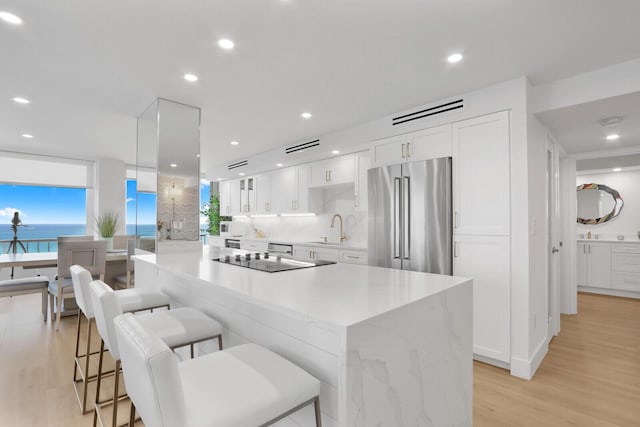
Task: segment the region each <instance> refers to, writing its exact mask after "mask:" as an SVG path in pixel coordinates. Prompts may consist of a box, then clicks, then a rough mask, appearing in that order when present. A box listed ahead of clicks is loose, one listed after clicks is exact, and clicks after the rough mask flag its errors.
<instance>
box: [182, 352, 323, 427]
mask: <svg viewBox="0 0 640 427" xmlns="http://www.w3.org/2000/svg"><path fill="white" fill-rule="evenodd" d="M178 371H179V372H180V377H181V378H182V387H183V391H184V400H185V409H186V415H187V419H188V421H189V424H188V425H189V427H205V426H212V425H215V426H216V427H218V426H219V427H226V426H229V427H232V426H259V425H262V424H264V423H265V422H267V421H270V420H272V419H274V418H276V417H278V416H279V415H281V414H283V413H285V412H287V411H289V410H290V409H291V408H294V407H296V406H298V405H300V404H302V403H304V402H306V401H308V400H311V399H313V398H314V397H316V396H318V395H319V394H320V381H318V380H317V379H316V378H314V377H312V376H311V375H309V374H308V373H307V372H305V371H304V370H302V369H301V368H299V367H298V366H296V365H294V364H293V363H291V362H289V361H288V360H286V359H285V358H283V357H281V356H278V355H277V354H275V353H273V352H272V351H269V350H267V349H265V348H264V347H260V346H259V345H256V344H243V345H239V346H236V347H231V348H228V349H225V350H224V351H220V352H217V353H212V354H209V355H206V356H202V357H199V358H196V359H190V360H186V361H184V362H181V363H179V364H178ZM212 421H213V422H212Z"/></svg>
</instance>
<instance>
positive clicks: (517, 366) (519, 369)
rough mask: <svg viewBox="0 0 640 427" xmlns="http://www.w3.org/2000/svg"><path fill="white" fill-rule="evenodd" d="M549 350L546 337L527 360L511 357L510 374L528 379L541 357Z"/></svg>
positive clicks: (538, 364) (539, 362)
mask: <svg viewBox="0 0 640 427" xmlns="http://www.w3.org/2000/svg"><path fill="white" fill-rule="evenodd" d="M547 351H549V340H547V339H546V338H545V339H544V340H543V341H542V342H541V343H540V344H539V345H538V347H537V348H536V350H535V351H534V353H533V356H532V357H531V358H530V359H529V360H525V359H519V358H517V357H512V358H511V375H513V376H514V377H518V378H523V379H525V380H530V379H531V378H533V375H534V374H535V373H536V371H537V370H538V368H539V367H540V364H541V363H542V359H544V356H546V355H547Z"/></svg>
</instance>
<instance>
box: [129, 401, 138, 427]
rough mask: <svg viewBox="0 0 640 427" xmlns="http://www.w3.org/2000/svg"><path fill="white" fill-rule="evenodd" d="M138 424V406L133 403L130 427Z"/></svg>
mask: <svg viewBox="0 0 640 427" xmlns="http://www.w3.org/2000/svg"><path fill="white" fill-rule="evenodd" d="M135 423H136V405H134V404H133V400H132V401H131V412H130V413H129V427H133V426H134V424H135Z"/></svg>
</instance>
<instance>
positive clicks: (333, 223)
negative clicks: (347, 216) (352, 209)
mask: <svg viewBox="0 0 640 427" xmlns="http://www.w3.org/2000/svg"><path fill="white" fill-rule="evenodd" d="M336 218H338V219H339V220H340V243H342V242H344V241H345V240H346V238H347V236H345V235H344V231H342V216H340V214H335V215H334V216H333V218H331V228H333V227H334V226H335V225H336Z"/></svg>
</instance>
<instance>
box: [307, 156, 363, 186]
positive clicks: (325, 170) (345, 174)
mask: <svg viewBox="0 0 640 427" xmlns="http://www.w3.org/2000/svg"><path fill="white" fill-rule="evenodd" d="M353 157H354V156H353V154H348V155H346V156H340V157H334V158H331V159H326V160H320V161H318V162H313V163H311V164H310V165H309V171H310V172H309V174H310V182H309V187H310V188H317V187H327V186H331V185H337V184H347V183H350V182H353V179H354V163H353Z"/></svg>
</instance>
